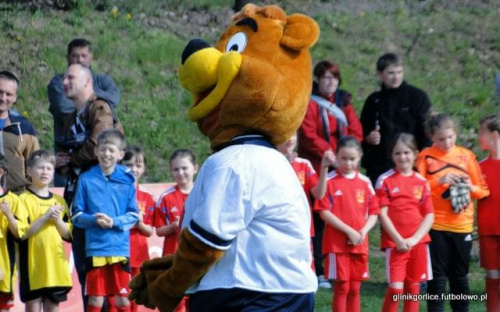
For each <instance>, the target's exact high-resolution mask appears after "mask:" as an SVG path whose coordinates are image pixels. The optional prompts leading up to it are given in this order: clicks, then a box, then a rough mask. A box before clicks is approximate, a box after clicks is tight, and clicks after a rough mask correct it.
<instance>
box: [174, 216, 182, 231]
mask: <svg viewBox="0 0 500 312" xmlns="http://www.w3.org/2000/svg"><path fill="white" fill-rule="evenodd" d="M180 219H181V217H179V216H175V220H174V222H172V226H173V227H174V229H175V231H176V232H178V231H179V229H180V227H179V220H180Z"/></svg>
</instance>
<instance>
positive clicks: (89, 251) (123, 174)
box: [72, 165, 139, 257]
mask: <svg viewBox="0 0 500 312" xmlns="http://www.w3.org/2000/svg"><path fill="white" fill-rule="evenodd" d="M72 210H73V217H72V219H73V223H74V225H75V226H77V227H80V228H83V229H85V230H86V231H85V238H86V243H85V251H86V256H87V257H111V256H115V257H119V256H122V257H129V256H130V244H129V241H130V238H129V233H130V232H129V230H130V229H131V228H132V227H133V226H134V225H135V224H136V223H137V221H138V220H139V214H138V210H137V200H136V189H135V185H134V176H133V175H132V173H131V171H130V169H128V168H126V167H124V166H121V165H116V167H115V170H114V171H113V173H112V174H111V175H110V176H109V177H106V176H104V174H103V172H102V171H101V168H100V167H99V165H97V166H94V167H92V168H91V169H90V170H88V171H86V172H85V173H83V174H82V175H81V176H80V178H79V180H78V186H77V189H76V195H75V200H74V202H73V209H72ZM96 213H105V214H106V215H108V216H110V217H111V218H112V219H113V227H112V228H110V229H104V228H102V227H101V226H99V225H98V224H97V221H96V217H95V214H96Z"/></svg>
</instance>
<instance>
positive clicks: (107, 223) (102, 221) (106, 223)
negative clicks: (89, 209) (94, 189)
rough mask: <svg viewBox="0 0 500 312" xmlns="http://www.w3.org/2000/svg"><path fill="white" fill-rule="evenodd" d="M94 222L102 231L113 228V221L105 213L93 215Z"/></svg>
mask: <svg viewBox="0 0 500 312" xmlns="http://www.w3.org/2000/svg"><path fill="white" fill-rule="evenodd" d="M94 216H95V217H96V222H97V224H99V226H100V227H102V228H103V229H110V228H112V227H113V219H112V218H111V217H110V216H108V215H107V214H105V213H101V212H98V213H96V214H95V215H94Z"/></svg>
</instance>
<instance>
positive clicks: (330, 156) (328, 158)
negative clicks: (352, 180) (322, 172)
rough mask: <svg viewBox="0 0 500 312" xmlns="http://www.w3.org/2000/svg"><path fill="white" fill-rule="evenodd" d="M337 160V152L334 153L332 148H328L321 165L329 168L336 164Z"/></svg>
mask: <svg viewBox="0 0 500 312" xmlns="http://www.w3.org/2000/svg"><path fill="white" fill-rule="evenodd" d="M336 161H337V158H336V157H335V154H334V153H333V151H332V150H330V149H329V150H327V151H325V153H324V154H323V158H321V167H322V168H328V167H330V166H335V162H336Z"/></svg>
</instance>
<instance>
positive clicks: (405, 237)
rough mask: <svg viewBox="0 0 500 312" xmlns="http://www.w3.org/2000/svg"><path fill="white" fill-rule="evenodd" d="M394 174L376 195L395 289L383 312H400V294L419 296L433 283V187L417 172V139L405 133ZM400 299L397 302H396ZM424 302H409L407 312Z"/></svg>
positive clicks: (395, 151) (397, 143)
mask: <svg viewBox="0 0 500 312" xmlns="http://www.w3.org/2000/svg"><path fill="white" fill-rule="evenodd" d="M390 153H391V156H392V161H393V162H394V169H390V170H389V171H387V172H385V173H384V174H382V175H381V176H380V177H379V178H378V181H377V186H376V193H377V197H378V199H379V205H380V215H379V219H380V223H381V224H382V229H383V231H382V237H381V240H380V245H381V248H382V250H383V251H385V255H386V257H385V258H386V268H387V279H388V283H389V287H388V289H387V293H386V295H385V300H384V305H383V307H382V311H383V312H397V311H398V307H399V301H400V300H399V299H398V295H399V296H400V295H402V294H403V293H406V294H410V295H412V296H417V295H418V294H419V293H420V283H421V282H426V281H427V280H429V279H432V270H431V263H430V262H429V261H428V259H430V255H429V242H430V240H431V239H430V236H429V234H428V233H429V230H430V229H431V226H432V223H433V222H434V208H433V206H432V199H431V193H430V192H431V191H430V187H429V183H428V182H427V180H426V179H425V178H424V177H422V176H421V175H420V174H418V173H417V172H415V171H414V170H413V167H414V164H415V158H416V156H417V154H418V150H417V143H416V142H415V138H414V137H413V135H411V134H409V133H404V132H402V133H399V134H398V135H396V137H395V138H394V140H393V143H392V144H391V149H390ZM395 298H396V300H395ZM418 310H419V302H418V300H405V302H404V311H405V312H418Z"/></svg>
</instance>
